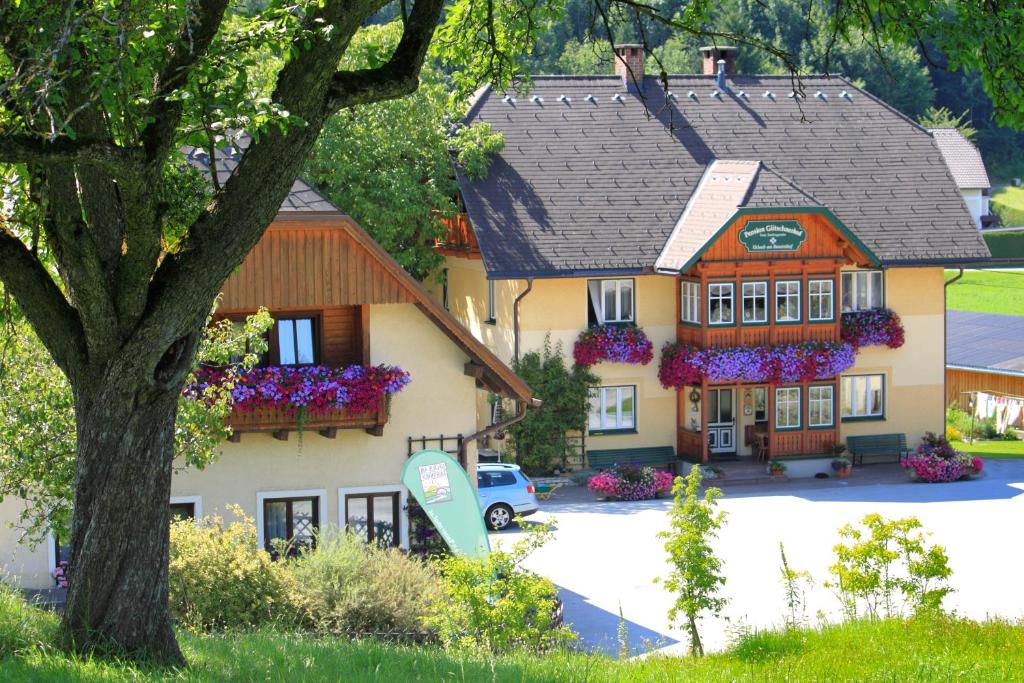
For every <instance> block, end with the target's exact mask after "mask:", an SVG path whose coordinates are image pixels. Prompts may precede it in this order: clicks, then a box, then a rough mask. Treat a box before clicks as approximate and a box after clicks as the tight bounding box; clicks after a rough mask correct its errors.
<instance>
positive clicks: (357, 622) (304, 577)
mask: <svg viewBox="0 0 1024 683" xmlns="http://www.w3.org/2000/svg"><path fill="white" fill-rule="evenodd" d="M288 569H289V572H290V573H291V575H292V576H293V578H294V582H293V588H292V590H293V595H294V601H295V602H296V603H297V604H299V605H300V606H301V612H302V621H303V623H304V624H305V625H307V626H309V627H312V628H313V629H315V630H318V631H324V632H342V633H352V634H361V633H379V632H394V633H399V634H404V635H408V636H412V637H417V636H419V635H421V634H422V632H423V631H424V624H425V620H426V618H427V617H428V616H429V614H430V613H431V609H432V606H433V605H435V604H436V603H437V601H438V599H439V597H440V595H441V586H440V581H439V579H438V576H437V575H436V574H435V573H434V572H433V571H432V570H431V568H430V567H429V566H428V565H427V564H426V563H425V562H424V561H423V560H421V559H419V558H416V557H412V556H409V555H406V554H405V553H403V552H402V551H400V550H398V549H397V548H383V547H381V546H378V545H375V544H368V543H366V542H364V541H363V540H362V538H361V537H359V536H357V535H355V534H353V533H351V532H345V531H328V532H325V533H323V534H321V535H320V537H319V538H318V541H317V547H316V549H315V550H311V551H307V552H303V553H302V554H300V555H299V556H298V557H297V558H295V559H294V560H292V561H290V562H289V563H288Z"/></svg>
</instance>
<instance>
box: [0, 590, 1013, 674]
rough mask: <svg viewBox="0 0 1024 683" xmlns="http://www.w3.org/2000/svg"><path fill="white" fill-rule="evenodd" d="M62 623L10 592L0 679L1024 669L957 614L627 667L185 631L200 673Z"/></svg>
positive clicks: (987, 633)
mask: <svg viewBox="0 0 1024 683" xmlns="http://www.w3.org/2000/svg"><path fill="white" fill-rule="evenodd" d="M7 595H8V596H10V595H11V594H10V593H8V594H7ZM16 600H17V603H18V604H15V601H16ZM55 627H56V619H55V617H54V616H53V615H51V614H45V613H43V612H41V611H39V610H36V609H35V608H30V607H27V606H25V605H24V603H21V602H20V599H11V598H9V599H6V600H4V599H3V596H0V680H2V681H5V682H16V681H62V682H63V681H105V682H108V683H109V682H120V681H126V682H127V681H160V680H176V681H210V682H213V681H217V682H220V681H332V682H333V681H346V682H348V681H351V682H353V683H362V682H363V681H367V682H371V681H372V682H377V681H380V682H384V683H386V682H390V681H394V682H396V683H399V682H400V683H406V682H409V681H488V682H498V683H501V682H505V681H507V682H509V683H512V682H516V683H532V682H536V683H559V682H565V683H568V682H570V681H571V682H574V683H575V682H577V681H592V682H595V683H596V682H601V681H608V682H622V683H627V682H628V683H633V682H639V681H659V682H660V681H665V682H668V681H702V682H703V681H710V682H715V681H722V682H725V681H737V680H745V681H747V680H750V681H780V682H781V681H952V680H962V681H972V682H978V681H1005V680H1013V679H1014V678H1016V677H1018V676H1019V675H1020V672H1021V671H1024V626H1022V625H1018V624H1009V623H1005V622H986V623H976V622H972V621H958V620H954V619H952V618H925V619H917V620H912V621H907V622H905V621H897V620H890V621H874V622H854V623H849V624H843V625H837V626H826V627H824V628H822V629H820V630H819V629H805V630H792V631H768V632H761V633H756V634H753V635H750V636H747V637H745V638H743V639H741V640H740V641H739V642H738V643H737V644H736V645H735V646H733V648H732V649H731V650H730V651H728V652H726V653H724V654H716V655H712V656H709V657H706V658H704V659H691V658H687V657H664V656H652V657H649V658H647V659H645V660H643V661H625V662H617V661H614V660H611V659H609V658H607V657H605V656H603V655H589V656H588V655H585V654H580V653H554V654H547V655H535V654H518V655H510V656H503V657H486V656H482V655H469V654H459V653H449V652H445V651H443V650H440V649H437V648H428V647H401V646H393V645H387V644H384V643H380V642H376V641H360V642H353V641H349V640H344V639H336V638H327V637H320V638H318V637H310V636H301V635H296V634H289V633H281V632H275V631H269V630H267V631H260V632H254V633H245V634H228V635H221V636H201V635H188V634H182V635H181V636H180V637H181V642H182V647H183V650H184V652H185V655H186V657H187V658H188V660H189V661H190V663H191V666H190V668H188V669H186V670H181V671H169V670H163V669H159V668H156V667H150V666H138V665H132V664H127V663H123V662H117V661H110V660H100V659H93V658H89V657H80V656H69V655H66V654H64V653H63V652H61V651H59V650H57V649H56V648H54V646H53V642H54V639H55Z"/></svg>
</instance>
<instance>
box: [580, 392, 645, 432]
mask: <svg viewBox="0 0 1024 683" xmlns="http://www.w3.org/2000/svg"><path fill="white" fill-rule="evenodd" d="M635 394H636V388H635V387H600V388H599V389H597V390H596V391H594V393H593V394H591V397H590V431H592V432H606V431H614V430H616V429H634V428H636V406H635V405H634V397H635Z"/></svg>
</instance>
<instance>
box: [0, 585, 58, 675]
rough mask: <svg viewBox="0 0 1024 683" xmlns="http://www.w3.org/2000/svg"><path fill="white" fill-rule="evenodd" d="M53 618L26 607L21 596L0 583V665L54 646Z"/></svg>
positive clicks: (55, 621)
mask: <svg viewBox="0 0 1024 683" xmlns="http://www.w3.org/2000/svg"><path fill="white" fill-rule="evenodd" d="M56 638H57V617H56V616H55V615H54V614H53V613H52V612H44V611H43V610H41V609H37V608H36V607H32V606H30V605H29V604H28V603H26V602H25V600H24V599H23V598H22V597H21V593H20V592H18V591H17V590H16V589H14V588H12V587H11V586H8V585H7V584H4V583H0V661H2V660H4V659H6V658H7V657H14V656H17V655H24V654H28V653H29V652H30V651H31V650H34V649H37V648H46V647H49V646H51V645H52V644H53V643H55V642H56Z"/></svg>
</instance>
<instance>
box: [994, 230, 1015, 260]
mask: <svg viewBox="0 0 1024 683" xmlns="http://www.w3.org/2000/svg"><path fill="white" fill-rule="evenodd" d="M985 243H986V244H988V250H989V251H991V252H992V257H993V258H1019V259H1024V230H1014V231H1013V232H989V233H985Z"/></svg>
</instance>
